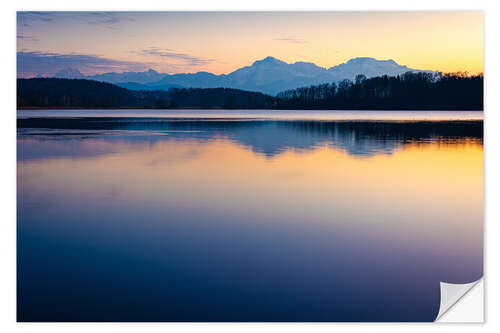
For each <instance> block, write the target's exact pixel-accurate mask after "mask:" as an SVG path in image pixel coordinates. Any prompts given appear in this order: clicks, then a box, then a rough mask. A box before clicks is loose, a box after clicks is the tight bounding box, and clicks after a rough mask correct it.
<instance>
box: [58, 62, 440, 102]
mask: <svg viewBox="0 0 500 333" xmlns="http://www.w3.org/2000/svg"><path fill="white" fill-rule="evenodd" d="M409 71H410V72H432V71H425V70H419V69H413V68H408V67H407V66H403V65H399V64H397V63H396V62H395V61H394V60H392V59H391V60H377V59H374V58H369V57H360V58H353V59H351V60H349V61H347V62H346V63H343V64H339V65H337V66H333V67H331V68H328V69H327V68H323V67H320V66H317V65H315V64H313V63H311V62H302V61H299V62H295V63H293V64H288V63H286V62H284V61H282V60H279V59H276V58H273V57H266V58H264V59H261V60H257V61H255V62H254V63H253V64H252V65H251V66H245V67H242V68H239V69H237V70H235V71H233V72H231V73H229V74H221V75H216V74H212V73H208V72H198V73H183V74H172V75H169V74H165V73H158V72H157V71H155V70H153V69H149V70H148V71H145V72H123V73H114V72H111V73H104V74H97V75H91V76H86V77H83V76H82V75H81V74H80V72H79V71H78V70H75V69H66V70H64V71H61V72H60V73H58V74H56V77H60V78H85V79H90V80H96V81H101V82H108V83H113V84H119V85H121V86H124V87H126V88H128V89H132V90H157V89H168V88H169V87H184V88H220V87H223V88H233V89H242V90H249V91H258V92H262V93H265V94H270V95H276V94H277V93H279V92H281V91H283V90H288V89H295V88H298V87H303V86H309V85H316V84H321V83H327V82H328V83H331V82H339V81H341V80H344V79H349V80H354V78H355V76H356V75H358V74H363V75H365V76H366V77H368V78H370V77H375V76H382V75H388V76H397V75H400V74H403V73H406V72H409ZM72 74H73V75H74V76H73V77H72V76H71V75H72ZM134 84H135V85H134Z"/></svg>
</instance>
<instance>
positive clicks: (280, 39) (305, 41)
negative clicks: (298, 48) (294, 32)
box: [274, 37, 308, 44]
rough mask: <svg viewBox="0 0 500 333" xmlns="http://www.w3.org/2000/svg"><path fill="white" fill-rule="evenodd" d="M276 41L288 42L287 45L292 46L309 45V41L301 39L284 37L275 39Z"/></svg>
mask: <svg viewBox="0 0 500 333" xmlns="http://www.w3.org/2000/svg"><path fill="white" fill-rule="evenodd" d="M274 40H277V41H280V42H287V43H291V44H306V43H308V41H307V40H305V39H301V38H288V37H282V38H275V39H274Z"/></svg>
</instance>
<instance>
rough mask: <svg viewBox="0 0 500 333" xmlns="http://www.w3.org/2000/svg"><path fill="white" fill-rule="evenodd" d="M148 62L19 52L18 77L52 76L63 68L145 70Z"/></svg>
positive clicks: (83, 55) (84, 70) (87, 70)
mask: <svg viewBox="0 0 500 333" xmlns="http://www.w3.org/2000/svg"><path fill="white" fill-rule="evenodd" d="M148 65H151V64H148V63H142V62H134V61H121V60H115V59H109V58H104V57H101V56H97V55H89V54H60V53H49V52H39V51H31V52H17V73H18V77H34V76H37V75H41V76H51V75H54V74H55V73H56V72H58V71H60V70H63V69H68V68H71V69H78V70H79V71H80V72H81V73H82V74H85V75H91V74H96V73H101V72H105V71H118V72H123V71H144V70H146V69H147V68H148Z"/></svg>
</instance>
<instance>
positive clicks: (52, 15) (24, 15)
mask: <svg viewBox="0 0 500 333" xmlns="http://www.w3.org/2000/svg"><path fill="white" fill-rule="evenodd" d="M17 20H18V22H19V23H20V24H21V25H22V26H25V27H30V26H32V25H33V24H34V23H36V22H42V23H51V22H56V21H61V20H73V21H77V22H80V23H84V24H90V25H102V26H104V27H106V28H110V29H114V28H115V25H116V24H117V23H120V22H133V21H135V19H134V18H132V17H130V16H127V15H126V14H125V13H119V12H18V13H17Z"/></svg>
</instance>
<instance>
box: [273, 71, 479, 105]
mask: <svg viewBox="0 0 500 333" xmlns="http://www.w3.org/2000/svg"><path fill="white" fill-rule="evenodd" d="M277 108H280V109H331V110H483V75H482V74H478V75H468V74H467V73H463V72H458V73H448V74H442V73H428V72H418V73H413V72H407V73H405V74H403V75H399V76H392V77H391V76H387V75H384V76H379V77H373V78H366V76H365V75H361V74H360V75H357V76H356V78H355V80H354V81H351V80H343V81H341V82H339V83H338V84H337V83H325V84H320V85H315V86H310V87H303V88H297V89H292V90H287V91H284V92H281V93H279V94H278V95H277Z"/></svg>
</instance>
